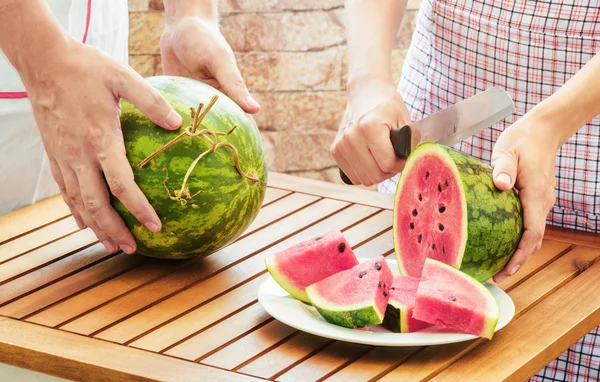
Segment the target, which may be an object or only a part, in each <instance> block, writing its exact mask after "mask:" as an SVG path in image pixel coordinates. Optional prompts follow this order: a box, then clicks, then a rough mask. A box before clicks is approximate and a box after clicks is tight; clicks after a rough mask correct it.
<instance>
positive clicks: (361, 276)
mask: <svg viewBox="0 0 600 382" xmlns="http://www.w3.org/2000/svg"><path fill="white" fill-rule="evenodd" d="M366 274H367V271H362V272H360V274H359V275H358V278H359V279H362V278H363V277H364V275H366Z"/></svg>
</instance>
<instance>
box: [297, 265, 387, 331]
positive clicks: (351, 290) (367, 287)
mask: <svg viewBox="0 0 600 382" xmlns="http://www.w3.org/2000/svg"><path fill="white" fill-rule="evenodd" d="M392 281H393V274H392V271H391V270H390V268H389V266H388V265H387V262H386V261H385V258H384V257H383V256H380V257H378V258H376V259H371V260H369V261H367V262H364V263H362V264H359V265H356V266H354V267H353V268H352V269H348V270H345V271H341V272H338V273H336V274H334V275H332V276H329V277H327V278H325V279H323V280H321V281H319V282H317V283H315V284H312V285H310V286H308V287H307V288H306V294H307V295H308V298H309V299H310V302H311V303H312V304H313V305H314V306H315V308H316V309H317V310H318V311H319V313H321V315H322V316H323V318H324V319H325V320H326V321H328V322H330V323H333V324H336V325H340V326H345V327H349V328H361V327H368V326H373V325H379V324H381V322H382V321H383V316H384V314H385V309H386V307H387V303H388V299H389V288H390V286H391V284H392Z"/></svg>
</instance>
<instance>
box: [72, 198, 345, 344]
mask: <svg viewBox="0 0 600 382" xmlns="http://www.w3.org/2000/svg"><path fill="white" fill-rule="evenodd" d="M346 206H347V204H346V203H343V202H339V201H333V200H321V201H319V202H317V203H316V204H312V205H311V206H309V207H307V208H305V209H303V210H301V211H299V212H297V213H295V214H293V215H291V216H289V217H287V218H285V219H283V220H281V221H280V222H279V223H278V224H275V225H271V226H269V227H267V228H265V229H262V230H260V231H258V232H257V233H256V234H254V235H251V236H248V237H246V238H245V239H242V240H239V241H237V242H235V243H234V244H232V245H230V246H228V247H226V248H224V249H222V250H221V251H218V252H217V253H215V254H213V255H210V256H208V257H206V258H199V259H195V260H193V261H191V262H189V263H187V265H186V267H184V268H182V269H181V270H178V271H177V272H175V273H172V274H170V275H169V276H167V277H165V278H162V279H160V280H159V281H157V282H154V283H152V284H149V285H147V286H145V287H143V288H140V289H138V290H136V291H134V292H133V293H130V294H128V295H127V296H124V297H123V298H120V299H118V300H115V301H113V302H111V303H109V304H107V305H104V306H103V307H101V308H99V309H97V310H95V311H93V312H91V313H90V314H87V315H85V316H82V317H80V318H77V319H76V320H74V321H72V322H70V323H68V324H67V325H65V326H64V327H62V328H63V329H65V330H69V331H73V332H76V333H80V334H87V335H89V334H92V333H94V332H97V331H99V330H101V329H103V328H106V327H107V326H109V325H111V324H113V323H115V322H116V321H119V320H121V319H123V318H126V317H127V316H129V315H131V314H133V313H135V312H137V311H139V310H140V309H143V308H144V307H147V306H148V305H150V304H152V303H156V302H157V301H159V300H161V299H163V298H165V297H167V296H169V295H171V294H172V293H175V292H177V291H180V290H182V289H183V288H188V287H190V286H191V285H193V284H195V283H197V282H198V281H200V280H201V279H203V278H206V277H208V276H210V275H211V274H213V273H215V272H217V271H219V270H221V269H223V268H224V267H227V266H230V265H232V264H234V263H235V262H238V261H240V260H241V259H243V258H244V257H246V256H248V255H250V254H252V253H254V252H256V251H258V250H260V249H262V248H264V247H265V246H268V245H270V244H271V243H272V242H273V241H275V240H279V239H283V238H284V237H286V236H288V235H291V234H292V233H294V232H295V231H297V230H299V229H302V228H304V227H305V226H307V225H310V224H312V222H313V221H314V220H315V219H319V218H322V217H325V216H327V215H329V214H331V213H334V212H336V211H338V210H340V209H341V208H344V207H346ZM263 267H264V265H263ZM236 272H242V274H244V275H248V276H246V277H249V276H251V275H253V274H255V273H250V271H249V270H244V269H241V267H239V266H238V267H234V268H231V269H230V270H229V274H232V273H236ZM225 278H226V276H220V279H225ZM214 279H215V277H211V278H210V280H209V281H210V282H211V283H215V281H212V280H214ZM241 280H243V279H232V280H231V281H230V282H229V284H232V283H235V282H236V281H241ZM216 287H217V288H222V289H221V291H223V290H225V289H227V287H225V286H224V285H222V286H219V285H216ZM177 296H178V295H175V296H173V297H171V298H169V299H168V300H165V302H164V304H166V305H168V306H169V309H164V310H163V309H160V310H156V309H155V310H152V311H151V314H144V315H138V316H139V317H140V318H136V321H135V324H134V325H133V326H131V325H129V322H128V323H122V324H119V325H116V326H114V327H111V328H109V330H107V331H106V333H104V334H102V337H103V338H105V339H109V338H110V340H113V341H115V342H125V341H128V340H130V339H132V338H134V337H136V336H137V335H139V334H142V333H144V332H145V331H146V330H148V329H151V328H152V327H154V326H156V325H158V324H160V323H162V322H164V321H166V320H168V319H170V318H172V317H173V316H174V315H176V314H179V313H182V312H183V311H185V310H186V308H183V309H181V307H180V306H179V305H178V303H179V302H181V300H177V299H176V298H175V297H177ZM184 296H188V295H184ZM198 296H203V294H200V295H198V294H196V295H193V296H190V297H191V298H192V301H191V303H192V304H194V302H195V301H197V300H198ZM171 301H173V302H174V303H171ZM199 302H201V300H200V301H199ZM189 304H190V301H189V300H188V307H189ZM192 306H193V305H192ZM172 309H174V310H177V312H175V311H174V310H172Z"/></svg>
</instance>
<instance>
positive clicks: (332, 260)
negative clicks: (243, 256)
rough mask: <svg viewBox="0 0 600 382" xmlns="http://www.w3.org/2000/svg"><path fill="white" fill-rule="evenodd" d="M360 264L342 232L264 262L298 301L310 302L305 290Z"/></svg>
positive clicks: (313, 241)
mask: <svg viewBox="0 0 600 382" xmlns="http://www.w3.org/2000/svg"><path fill="white" fill-rule="evenodd" d="M357 264H358V260H357V259H356V256H355V255H354V253H353V252H352V247H350V244H349V243H348V241H347V240H346V238H345V237H344V235H343V234H342V232H340V231H330V232H327V233H326V234H325V235H323V236H320V237H316V238H313V239H311V240H307V241H304V242H302V243H299V244H297V245H295V246H293V247H291V248H288V249H286V250H285V251H283V252H279V253H276V254H274V255H271V256H268V257H267V258H266V259H265V265H266V267H267V270H268V271H269V273H270V274H271V276H272V277H273V279H275V281H276V282H277V283H278V284H279V285H280V286H281V287H282V288H283V289H285V290H286V291H287V292H288V293H289V294H291V295H292V296H294V297H295V298H297V299H298V300H301V301H304V302H309V300H308V297H307V296H306V292H305V291H304V289H305V288H306V287H307V286H309V285H311V284H314V283H316V282H317V281H321V280H323V279H324V278H326V277H328V276H331V275H333V274H335V273H337V272H340V271H343V270H346V269H350V268H352V267H353V266H355V265H357Z"/></svg>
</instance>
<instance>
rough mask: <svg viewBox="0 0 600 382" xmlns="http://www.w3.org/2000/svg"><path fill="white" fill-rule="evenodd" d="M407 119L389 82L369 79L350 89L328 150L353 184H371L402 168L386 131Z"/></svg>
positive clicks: (399, 125) (394, 88)
mask: <svg viewBox="0 0 600 382" xmlns="http://www.w3.org/2000/svg"><path fill="white" fill-rule="evenodd" d="M409 122H410V116H409V113H408V109H407V108H406V105H405V104H404V101H403V100H402V97H401V96H400V94H399V93H398V91H397V90H396V87H395V86H394V84H393V83H391V82H387V81H375V80H372V81H369V82H367V83H364V84H362V85H361V86H360V87H359V88H358V89H356V90H353V91H350V92H349V94H348V103H347V106H346V112H345V114H344V117H343V119H342V122H341V124H340V129H339V131H338V134H337V136H336V138H335V141H334V142H333V144H332V146H331V149H330V152H331V155H332V156H333V158H334V159H335V160H336V162H337V163H338V165H339V167H340V168H341V169H342V170H343V171H344V173H345V174H346V175H347V176H348V178H350V180H351V181H352V183H353V184H355V185H358V184H362V185H364V186H367V187H369V186H372V185H373V184H376V183H379V182H382V181H384V180H386V179H388V178H391V177H392V176H394V175H396V174H397V173H398V172H400V171H401V170H402V168H404V163H405V160H404V159H400V158H398V157H397V156H396V153H395V152H394V148H393V147H392V143H391V141H390V131H391V130H393V129H396V128H398V127H401V126H403V125H405V124H407V123H409Z"/></svg>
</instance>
